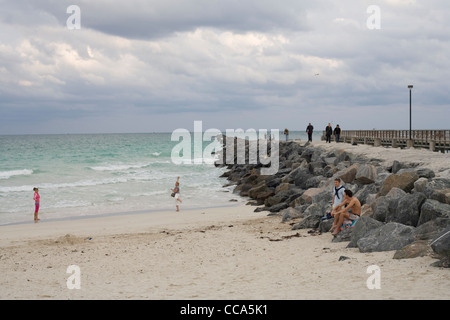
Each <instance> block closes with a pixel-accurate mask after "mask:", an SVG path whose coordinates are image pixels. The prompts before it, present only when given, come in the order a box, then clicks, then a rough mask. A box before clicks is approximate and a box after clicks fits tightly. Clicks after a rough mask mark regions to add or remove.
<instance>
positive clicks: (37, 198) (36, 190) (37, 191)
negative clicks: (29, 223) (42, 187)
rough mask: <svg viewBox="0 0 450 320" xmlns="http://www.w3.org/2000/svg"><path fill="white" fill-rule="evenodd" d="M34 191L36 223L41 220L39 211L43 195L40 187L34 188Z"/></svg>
mask: <svg viewBox="0 0 450 320" xmlns="http://www.w3.org/2000/svg"><path fill="white" fill-rule="evenodd" d="M33 191H34V196H33V200H34V204H35V206H36V209H35V210H34V223H36V222H38V221H39V219H38V212H39V203H40V199H41V196H40V195H39V189H38V188H33Z"/></svg>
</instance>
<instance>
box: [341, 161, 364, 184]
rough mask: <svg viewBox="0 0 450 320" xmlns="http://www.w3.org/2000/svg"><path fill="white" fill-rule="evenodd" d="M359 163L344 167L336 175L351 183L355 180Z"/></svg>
mask: <svg viewBox="0 0 450 320" xmlns="http://www.w3.org/2000/svg"><path fill="white" fill-rule="evenodd" d="M358 168H359V163H355V164H353V165H351V166H350V167H348V168H345V169H343V170H341V171H339V172H338V174H337V177H338V178H340V179H341V180H342V181H344V183H351V182H353V180H355V177H356V173H357V172H358Z"/></svg>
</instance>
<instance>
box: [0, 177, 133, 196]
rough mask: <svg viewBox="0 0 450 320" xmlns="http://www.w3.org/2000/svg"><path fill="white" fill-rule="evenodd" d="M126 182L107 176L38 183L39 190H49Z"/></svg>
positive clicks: (27, 188)
mask: <svg viewBox="0 0 450 320" xmlns="http://www.w3.org/2000/svg"><path fill="white" fill-rule="evenodd" d="M125 182H128V179H126V178H122V177H121V178H109V179H99V180H82V181H76V182H65V183H42V184H40V185H39V189H40V190H51V189H59V188H76V187H92V186H98V185H104V184H116V183H125ZM33 187H34V185H33V186H31V185H24V186H14V187H0V192H2V193H8V192H24V191H28V192H29V191H30V190H33Z"/></svg>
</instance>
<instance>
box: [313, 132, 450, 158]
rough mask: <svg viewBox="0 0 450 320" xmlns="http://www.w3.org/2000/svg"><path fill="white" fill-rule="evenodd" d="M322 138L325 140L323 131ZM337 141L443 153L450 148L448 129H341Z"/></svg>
mask: <svg viewBox="0 0 450 320" xmlns="http://www.w3.org/2000/svg"><path fill="white" fill-rule="evenodd" d="M410 134H411V138H410ZM332 138H334V136H333V137H332ZM322 140H326V138H325V131H323V133H322ZM339 142H346V143H351V144H371V145H373V146H375V147H381V146H383V147H392V148H426V149H429V150H431V151H440V152H443V153H445V152H449V150H450V130H411V132H410V131H409V130H342V131H341V135H340V139H339Z"/></svg>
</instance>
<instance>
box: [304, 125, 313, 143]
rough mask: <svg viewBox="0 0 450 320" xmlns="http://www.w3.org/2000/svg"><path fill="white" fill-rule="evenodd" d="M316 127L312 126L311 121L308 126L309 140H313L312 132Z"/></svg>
mask: <svg viewBox="0 0 450 320" xmlns="http://www.w3.org/2000/svg"><path fill="white" fill-rule="evenodd" d="M313 130H314V127H313V126H312V124H311V122H310V123H309V124H308V126H307V127H306V132H307V133H308V141H312V134H313Z"/></svg>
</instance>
